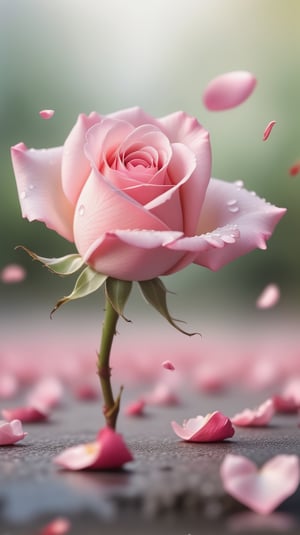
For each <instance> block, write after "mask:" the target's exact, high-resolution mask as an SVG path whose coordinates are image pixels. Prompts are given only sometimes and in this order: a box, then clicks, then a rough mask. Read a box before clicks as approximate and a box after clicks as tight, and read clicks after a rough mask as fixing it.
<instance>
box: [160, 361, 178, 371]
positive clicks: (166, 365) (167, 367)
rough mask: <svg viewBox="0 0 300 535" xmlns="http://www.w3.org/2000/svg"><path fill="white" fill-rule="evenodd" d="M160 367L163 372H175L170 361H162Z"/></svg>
mask: <svg viewBox="0 0 300 535" xmlns="http://www.w3.org/2000/svg"><path fill="white" fill-rule="evenodd" d="M161 365H162V367H163V368H165V370H171V371H174V370H175V366H174V364H173V362H171V361H170V360H164V362H162V363H161Z"/></svg>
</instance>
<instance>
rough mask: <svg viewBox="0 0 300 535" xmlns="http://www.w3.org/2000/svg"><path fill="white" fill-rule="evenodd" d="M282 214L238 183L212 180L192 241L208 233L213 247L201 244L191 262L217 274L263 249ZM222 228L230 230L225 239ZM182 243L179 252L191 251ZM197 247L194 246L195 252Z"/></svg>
mask: <svg viewBox="0 0 300 535" xmlns="http://www.w3.org/2000/svg"><path fill="white" fill-rule="evenodd" d="M285 212H286V210H285V209H284V208H277V207H276V206H272V205H271V204H268V203H267V202H266V201H265V200H263V199H260V198H259V197H257V196H256V195H255V193H254V192H249V191H247V190H245V189H244V188H243V183H241V182H236V183H233V184H232V183H229V182H224V181H222V180H217V179H211V180H210V183H209V186H208V188H207V194H206V197H205V201H204V205H203V208H202V212H201V215H200V219H199V223H198V230H197V234H198V237H196V238H195V240H197V239H199V238H200V239H202V238H205V236H203V234H206V233H208V234H209V235H211V238H212V243H213V247H210V248H207V247H206V246H205V244H203V245H202V244H201V243H200V247H201V248H200V249H199V250H200V252H199V254H198V255H197V256H196V259H195V260H194V262H195V263H196V264H200V265H202V266H205V267H208V268H210V269H212V270H213V271H216V270H218V269H220V268H221V267H222V266H224V265H225V264H227V263H228V262H231V261H232V260H234V259H235V258H238V257H240V256H242V255H244V254H246V253H249V252H250V251H252V250H253V249H255V248H257V247H258V248H260V249H266V240H268V239H269V238H270V237H271V235H272V232H273V231H274V228H275V226H276V225H277V223H278V222H279V220H280V219H281V218H282V217H283V215H284V214H285ZM222 228H223V229H224V228H229V229H230V228H231V229H232V230H231V231H230V230H228V233H227V237H226V233H224V230H223V231H222ZM237 233H238V235H239V238H238V239H237V238H236V234H237ZM218 235H219V236H218ZM190 239H191V240H193V239H194V238H193V237H192V238H190ZM182 240H184V241H183V247H182V248H186V249H187V250H191V248H190V247H189V244H188V241H187V239H186V238H182ZM180 241H181V240H180V239H179V240H178V241H177V242H176V244H174V245H175V246H176V248H177V249H179V247H180ZM205 241H207V238H206V239H205ZM222 242H223V244H222ZM197 246H198V244H197V243H196V245H195V251H196V248H197ZM168 247H170V246H169V245H168ZM171 247H172V245H171ZM201 251H202V252H201Z"/></svg>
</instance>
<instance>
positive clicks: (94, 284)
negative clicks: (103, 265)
mask: <svg viewBox="0 0 300 535" xmlns="http://www.w3.org/2000/svg"><path fill="white" fill-rule="evenodd" d="M106 279H107V275H103V274H102V273H98V272H97V271H94V270H93V269H92V268H91V267H89V266H87V267H86V268H85V269H84V270H83V271H82V272H81V273H80V275H79V277H78V279H77V280H76V283H75V286H74V288H73V291H72V292H71V293H70V294H69V295H67V296H65V297H62V298H61V299H59V301H58V302H57V303H56V305H55V307H54V309H53V310H52V311H51V314H50V317H52V315H53V314H54V312H56V310H57V309H58V308H60V307H61V306H62V305H64V304H65V303H68V302H69V301H74V300H75V299H81V298H82V297H85V296H86V295H89V294H91V293H93V292H95V291H96V290H98V288H100V286H102V285H103V284H104V282H105V281H106Z"/></svg>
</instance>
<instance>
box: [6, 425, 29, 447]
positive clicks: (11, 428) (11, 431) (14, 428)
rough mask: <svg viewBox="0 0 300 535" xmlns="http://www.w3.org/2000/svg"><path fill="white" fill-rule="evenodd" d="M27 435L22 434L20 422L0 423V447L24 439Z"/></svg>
mask: <svg viewBox="0 0 300 535" xmlns="http://www.w3.org/2000/svg"><path fill="white" fill-rule="evenodd" d="M26 435H27V433H24V432H23V428H22V422H20V420H12V421H11V422H4V421H0V446H7V445H9V444H14V443H15V442H18V441H19V440H22V439H23V438H24V437H26Z"/></svg>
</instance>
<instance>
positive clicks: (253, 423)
mask: <svg viewBox="0 0 300 535" xmlns="http://www.w3.org/2000/svg"><path fill="white" fill-rule="evenodd" d="M274 412H275V409H274V404H273V400H272V399H267V401H265V402H264V403H262V404H261V405H259V407H257V408H256V409H253V410H251V409H245V410H244V411H242V412H239V413H237V414H235V416H233V417H232V418H231V421H232V423H233V424H234V425H237V426H241V427H264V426H265V425H268V424H269V423H270V421H271V419H272V417H273V416H274Z"/></svg>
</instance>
